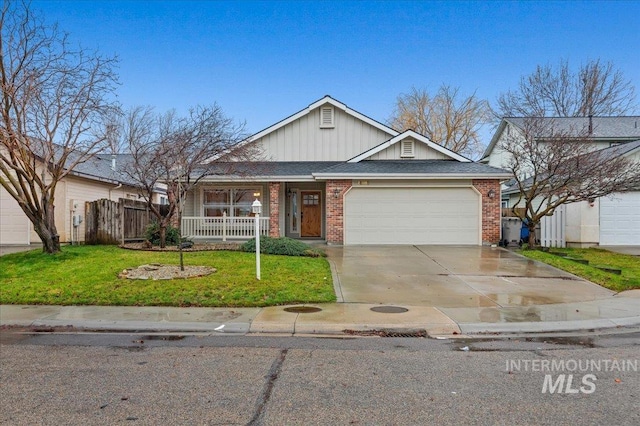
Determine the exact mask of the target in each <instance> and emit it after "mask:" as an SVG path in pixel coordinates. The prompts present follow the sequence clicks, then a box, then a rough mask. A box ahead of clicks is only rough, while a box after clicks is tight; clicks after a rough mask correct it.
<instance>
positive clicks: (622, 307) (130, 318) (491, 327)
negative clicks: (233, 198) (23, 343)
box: [0, 290, 640, 336]
mask: <svg viewBox="0 0 640 426" xmlns="http://www.w3.org/2000/svg"><path fill="white" fill-rule="evenodd" d="M297 306H298V307H299V306H301V305H297ZM304 306H312V307H317V308H320V310H319V311H317V312H310V313H295V312H287V311H285V308H287V307H286V306H275V307H268V308H169V307H108V306H31V305H29V306H25V305H2V306H0V324H1V325H2V326H23V327H34V328H39V329H43V328H45V329H46V328H50V327H73V328H74V329H85V330H100V331H139V332H183V333H189V332H191V333H211V334H248V333H277V334H287V335H308V334H343V332H344V330H357V331H372V330H383V329H384V330H396V331H405V332H409V331H416V330H425V331H426V332H427V333H428V334H429V335H430V336H456V335H458V336H459V335H470V334H485V333H534V332H556V331H577V330H591V329H604V328H620V327H630V328H634V327H640V290H631V291H627V292H623V293H620V294H617V295H615V296H612V297H608V298H604V299H598V300H592V301H587V302H577V303H559V304H550V305H535V306H519V307H502V308H496V307H475V308H436V307H425V306H411V305H394V306H396V307H402V308H405V309H407V311H406V312H400V313H380V312H374V311H372V310H371V308H375V307H381V306H386V305H373V304H364V303H328V304H318V305H304Z"/></svg>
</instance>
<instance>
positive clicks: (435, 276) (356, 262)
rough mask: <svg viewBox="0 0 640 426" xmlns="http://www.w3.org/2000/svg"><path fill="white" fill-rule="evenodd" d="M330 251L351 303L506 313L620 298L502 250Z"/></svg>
mask: <svg viewBox="0 0 640 426" xmlns="http://www.w3.org/2000/svg"><path fill="white" fill-rule="evenodd" d="M326 251H327V255H328V258H329V260H330V261H331V262H333V264H334V266H335V269H336V271H337V275H338V281H339V283H338V286H337V292H338V293H339V294H338V298H339V299H340V297H341V298H342V301H344V302H345V303H381V304H399V305H413V306H435V307H439V308H506V307H525V306H532V305H552V304H559V303H573V302H587V301H593V300H597V299H603V298H609V297H611V296H612V295H613V294H614V292H612V291H609V290H607V289H604V288H602V287H600V286H598V285H595V284H593V283H591V282H588V281H585V280H583V279H580V278H577V277H575V276H573V275H571V274H568V273H566V272H563V271H560V270H558V269H555V268H553V267H551V266H548V265H544V264H541V263H538V262H534V261H532V260H529V259H526V258H524V257H522V256H519V255H516V254H514V253H512V252H510V251H508V250H505V249H502V248H491V247H480V246H355V247H351V246H346V247H328V248H327V250H326ZM445 311H448V309H445ZM476 311H477V310H476ZM491 311H492V310H491V309H489V310H486V311H485V312H491ZM517 312H522V310H517Z"/></svg>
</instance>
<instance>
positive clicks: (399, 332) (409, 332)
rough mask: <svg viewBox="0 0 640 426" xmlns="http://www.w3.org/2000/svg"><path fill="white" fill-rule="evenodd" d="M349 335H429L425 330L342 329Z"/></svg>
mask: <svg viewBox="0 0 640 426" xmlns="http://www.w3.org/2000/svg"><path fill="white" fill-rule="evenodd" d="M342 332H343V333H344V334H349V335H351V336H378V337H429V336H428V335H427V330H342Z"/></svg>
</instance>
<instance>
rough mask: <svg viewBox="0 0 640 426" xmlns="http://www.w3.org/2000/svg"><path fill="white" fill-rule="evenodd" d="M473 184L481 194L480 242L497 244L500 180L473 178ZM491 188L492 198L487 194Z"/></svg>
mask: <svg viewBox="0 0 640 426" xmlns="http://www.w3.org/2000/svg"><path fill="white" fill-rule="evenodd" d="M472 184H473V186H474V187H475V188H476V189H477V190H478V192H480V194H481V195H482V242H483V243H484V244H497V243H498V242H499V241H500V226H501V217H500V181H499V180H497V179H473V181H472ZM491 190H493V193H494V196H493V198H489V196H488V195H487V194H489V191H491Z"/></svg>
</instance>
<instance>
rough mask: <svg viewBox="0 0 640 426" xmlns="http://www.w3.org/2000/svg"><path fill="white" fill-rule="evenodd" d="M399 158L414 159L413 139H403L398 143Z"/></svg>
mask: <svg viewBox="0 0 640 426" xmlns="http://www.w3.org/2000/svg"><path fill="white" fill-rule="evenodd" d="M400 143H401V145H400V157H402V158H413V157H415V153H414V150H413V148H414V143H413V139H404V140H403V141H402V142H400Z"/></svg>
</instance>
